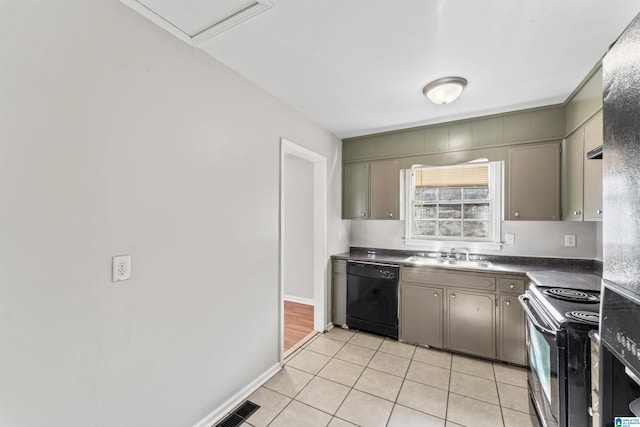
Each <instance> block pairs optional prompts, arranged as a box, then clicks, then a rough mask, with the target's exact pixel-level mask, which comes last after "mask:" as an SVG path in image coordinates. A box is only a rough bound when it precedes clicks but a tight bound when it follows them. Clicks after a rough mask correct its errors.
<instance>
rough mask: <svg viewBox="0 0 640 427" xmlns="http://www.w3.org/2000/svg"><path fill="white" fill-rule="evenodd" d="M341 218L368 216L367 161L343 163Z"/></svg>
mask: <svg viewBox="0 0 640 427" xmlns="http://www.w3.org/2000/svg"><path fill="white" fill-rule="evenodd" d="M343 170H344V174H343V182H342V185H343V191H342V218H343V219H364V218H368V217H369V163H352V164H346V165H344V168H343Z"/></svg>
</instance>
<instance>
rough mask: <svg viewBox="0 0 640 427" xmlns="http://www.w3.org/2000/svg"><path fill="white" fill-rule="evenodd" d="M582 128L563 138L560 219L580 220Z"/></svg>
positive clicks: (581, 201)
mask: <svg viewBox="0 0 640 427" xmlns="http://www.w3.org/2000/svg"><path fill="white" fill-rule="evenodd" d="M583 159H584V128H580V129H578V130H577V131H576V132H574V133H573V134H572V135H571V136H570V137H569V138H567V139H565V140H564V143H563V150H562V219H563V220H565V221H582V205H583V197H582V191H583V188H584V175H583V169H584V160H583Z"/></svg>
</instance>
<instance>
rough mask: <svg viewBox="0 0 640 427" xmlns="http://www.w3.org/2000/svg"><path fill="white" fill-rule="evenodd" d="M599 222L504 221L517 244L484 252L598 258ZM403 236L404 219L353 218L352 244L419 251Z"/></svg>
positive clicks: (503, 230)
mask: <svg viewBox="0 0 640 427" xmlns="http://www.w3.org/2000/svg"><path fill="white" fill-rule="evenodd" d="M596 224H597V223H595V222H569V221H504V222H503V223H502V241H504V235H505V233H514V234H515V245H503V246H502V250H500V251H485V253H487V254H494V255H510V256H534V257H558V258H586V259H595V258H598V254H599V252H598V251H600V252H601V251H602V239H601V238H600V241H598V238H597V235H596V228H597V226H596ZM565 234H575V235H576V241H577V246H576V247H566V246H564V235H565ZM403 236H404V221H356V220H354V221H352V222H351V246H356V247H372V248H385V249H401V250H420V247H418V246H405V245H404V243H403V241H402V238H403ZM598 245H599V246H598ZM447 248H448V247H447ZM598 248H600V249H598ZM599 259H601V257H600V258H599Z"/></svg>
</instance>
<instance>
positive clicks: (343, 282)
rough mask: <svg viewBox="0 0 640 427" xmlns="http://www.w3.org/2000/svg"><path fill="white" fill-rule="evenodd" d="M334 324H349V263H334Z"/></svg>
mask: <svg viewBox="0 0 640 427" xmlns="http://www.w3.org/2000/svg"><path fill="white" fill-rule="evenodd" d="M332 266H333V289H332V296H333V298H332V300H333V304H332V310H331V312H332V322H333V324H334V325H335V326H342V325H345V324H346V323H347V274H346V273H347V262H346V261H333V264H332Z"/></svg>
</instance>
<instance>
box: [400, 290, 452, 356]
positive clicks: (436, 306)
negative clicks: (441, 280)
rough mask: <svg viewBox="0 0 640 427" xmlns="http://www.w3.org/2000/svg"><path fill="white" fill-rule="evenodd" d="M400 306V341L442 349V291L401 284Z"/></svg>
mask: <svg viewBox="0 0 640 427" xmlns="http://www.w3.org/2000/svg"><path fill="white" fill-rule="evenodd" d="M400 305H401V307H402V308H401V310H400V325H401V326H400V327H401V329H402V339H404V340H405V341H409V342H416V343H421V344H427V345H430V346H434V347H442V307H443V302H442V289H440V288H431V287H428V286H422V285H418V284H411V283H403V284H402V286H401V288H400Z"/></svg>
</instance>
